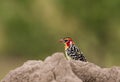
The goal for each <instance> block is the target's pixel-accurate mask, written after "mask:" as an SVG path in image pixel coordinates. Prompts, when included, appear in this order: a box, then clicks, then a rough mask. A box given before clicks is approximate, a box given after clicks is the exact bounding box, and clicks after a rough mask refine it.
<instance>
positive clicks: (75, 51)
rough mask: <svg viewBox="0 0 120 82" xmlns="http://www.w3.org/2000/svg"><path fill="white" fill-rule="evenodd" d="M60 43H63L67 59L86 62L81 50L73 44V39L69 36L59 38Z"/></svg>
mask: <svg viewBox="0 0 120 82" xmlns="http://www.w3.org/2000/svg"><path fill="white" fill-rule="evenodd" d="M60 42H61V43H64V45H65V46H64V47H65V56H66V58H67V59H68V60H80V61H83V62H87V60H86V58H85V56H84V55H83V52H82V51H81V50H80V49H79V48H78V47H77V46H76V45H75V43H74V41H73V40H72V38H70V37H65V38H62V39H60Z"/></svg>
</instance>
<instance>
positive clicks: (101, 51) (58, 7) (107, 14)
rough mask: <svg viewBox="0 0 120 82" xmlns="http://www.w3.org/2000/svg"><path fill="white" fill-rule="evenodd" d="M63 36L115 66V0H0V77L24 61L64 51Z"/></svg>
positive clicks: (118, 19)
mask: <svg viewBox="0 0 120 82" xmlns="http://www.w3.org/2000/svg"><path fill="white" fill-rule="evenodd" d="M65 36H70V37H72V38H73V39H74V41H75V42H76V44H77V45H78V47H80V48H81V49H82V51H83V52H84V54H85V56H86V58H87V60H88V61H90V62H93V63H95V64H97V65H100V66H101V67H111V66H114V65H120V0H0V79H2V78H3V77H4V76H5V74H7V73H8V72H9V71H10V70H12V69H14V68H16V67H18V66H20V65H22V64H23V62H25V61H27V60H41V59H42V60H43V59H44V58H45V57H47V56H49V55H51V54H53V53H55V52H64V47H63V46H64V45H63V44H60V43H59V42H58V41H59V39H60V38H63V37H65Z"/></svg>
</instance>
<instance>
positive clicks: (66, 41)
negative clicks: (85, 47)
mask: <svg viewBox="0 0 120 82" xmlns="http://www.w3.org/2000/svg"><path fill="white" fill-rule="evenodd" d="M60 42H61V43H64V44H65V47H70V45H72V44H74V42H73V40H72V38H70V37H65V38H62V39H60Z"/></svg>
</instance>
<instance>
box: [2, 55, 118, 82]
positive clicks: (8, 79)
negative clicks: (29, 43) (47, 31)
mask: <svg viewBox="0 0 120 82" xmlns="http://www.w3.org/2000/svg"><path fill="white" fill-rule="evenodd" d="M1 82H120V67H113V68H100V67H99V66H97V65H95V64H93V63H89V62H81V61H74V60H70V61H68V60H66V59H65V57H64V54H63V53H55V54H53V55H52V56H49V57H47V58H46V59H45V60H44V61H41V60H38V61H37V60H29V61H27V62H25V63H24V64H23V65H22V66H21V67H18V68H16V69H15V70H12V71H10V72H9V73H8V74H7V75H6V76H5V77H4V78H3V79H2V80H1Z"/></svg>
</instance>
